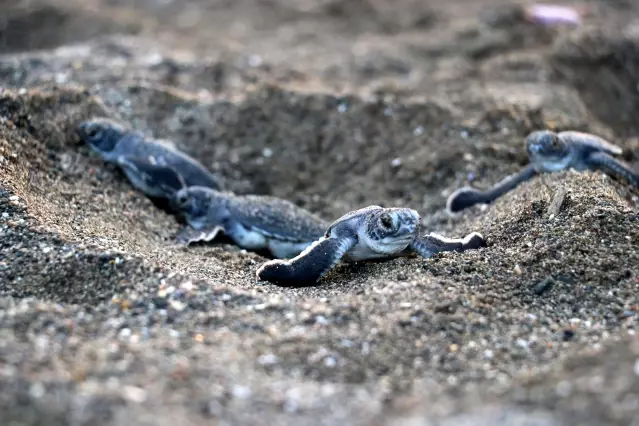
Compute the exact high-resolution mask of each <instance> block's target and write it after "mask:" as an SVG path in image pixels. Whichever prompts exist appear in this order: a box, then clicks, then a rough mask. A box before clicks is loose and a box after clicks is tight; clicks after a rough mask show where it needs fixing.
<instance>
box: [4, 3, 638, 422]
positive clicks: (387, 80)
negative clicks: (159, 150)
mask: <svg viewBox="0 0 639 426" xmlns="http://www.w3.org/2000/svg"><path fill="white" fill-rule="evenodd" d="M14 3H15V4H14ZM14 3H10V4H9V5H8V6H7V11H8V12H7V15H6V19H5V21H6V23H5V25H4V27H1V26H0V40H6V42H5V43H4V44H2V43H0V210H1V211H0V236H1V238H0V244H1V250H0V419H2V422H1V423H2V424H3V425H4V424H7V425H23V424H24V425H40V424H46V425H58V424H59V425H69V424H73V425H93V424H100V425H106V424H109V425H124V424H126V425H129V424H136V425H146V424H148V425H164V424H167V425H169V424H176V423H180V424H195V425H199V424H203V425H204V424H207V425H208V424H262V423H266V424H317V425H335V424H353V425H359V424H362V425H371V424H379V425H382V424H384V425H386V424H389V425H408V424H410V425H413V424H414V425H462V424H463V425H465V424H469V425H470V424H472V425H497V424H500V425H516V424H522V425H523V424H526V425H566V424H583V425H601V424H611V425H613V424H615V425H616V424H619V425H627V424H633V423H632V422H633V421H635V422H636V419H637V418H639V378H638V375H639V367H638V365H639V364H638V361H637V360H639V341H637V339H636V338H635V336H634V334H635V324H636V315H637V313H636V309H637V304H638V301H637V288H638V286H639V245H638V243H639V215H638V204H637V196H638V193H637V191H635V190H632V189H629V188H628V187H627V186H626V185H625V183H624V182H622V181H618V180H615V179H613V178H611V177H608V176H605V175H603V174H601V173H592V172H587V173H577V172H574V171H567V172H561V173H557V174H553V175H544V176H538V177H535V178H534V179H533V180H531V181H530V182H527V183H525V184H523V185H521V186H520V187H519V188H517V189H516V190H514V191H512V192H511V193H509V194H507V195H506V196H504V197H502V198H501V199H499V200H498V201H496V202H495V203H494V204H492V205H490V206H487V207H479V206H478V207H474V208H472V209H469V210H468V211H467V212H464V213H463V214H461V215H458V216H456V217H448V216H447V215H446V214H445V212H444V205H445V200H446V196H447V195H448V194H449V193H451V192H452V191H453V190H455V189H456V188H458V187H460V186H462V185H468V184H470V185H473V186H475V187H478V188H488V187H489V186H490V185H492V184H493V183H494V182H496V181H498V180H500V179H502V178H503V177H504V176H506V175H508V174H510V173H513V172H515V171H517V170H519V169H520V168H521V167H522V166H523V165H524V164H525V163H526V156H525V152H524V150H523V140H524V137H525V136H526V134H527V133H529V132H530V131H532V130H536V129H540V128H550V129H553V130H558V131H560V130H567V129H571V130H580V131H589V132H593V133H596V134H599V135H601V136H603V137H606V138H608V139H609V140H610V141H612V142H614V143H615V144H617V145H619V146H621V147H622V148H623V149H624V153H623V155H622V157H623V159H624V160H625V161H627V162H628V163H629V164H631V165H632V166H633V167H635V168H639V160H637V158H639V142H638V141H639V139H637V138H636V132H637V122H636V119H635V117H636V112H637V105H638V102H639V96H638V95H637V92H636V85H637V83H638V76H639V67H638V65H637V64H638V63H639V52H637V49H636V45H637V44H636V43H637V32H636V31H635V30H633V28H634V26H636V23H633V22H632V20H631V18H632V16H633V13H634V16H636V12H637V10H639V9H637V6H636V5H634V4H633V3H631V2H627V3H620V2H617V3H615V4H614V5H610V4H609V3H608V2H601V1H600V2H596V1H593V2H589V6H590V15H588V17H587V18H586V20H585V21H584V24H583V25H582V26H581V27H578V28H569V27H556V28H555V27H553V28H546V27H540V26H536V25H534V24H532V23H530V22H528V21H526V20H525V19H523V18H522V15H521V9H520V8H518V7H516V6H506V3H505V2H499V1H485V0H483V1H475V2H468V1H464V0H456V1H452V2H448V3H447V4H445V5H443V4H441V5H440V4H439V3H436V2H415V1H408V0H406V1H399V2H390V1H381V0H380V1H377V0H360V1H351V0H344V1H334V2H315V1H310V0H309V1H306V0H301V1H296V2H283V1H279V0H275V1H273V2H269V4H268V5H266V4H264V3H263V2H255V1H249V0H243V1H237V2H232V3H227V2H203V1H196V0H192V1H174V2H157V3H154V2H142V1H134V2H118V1H98V0H93V1H91V2H88V3H87V2H77V4H76V2H75V1H71V2H68V1H67V2H54V1H49V2H44V1H38V2H31V3H30V5H29V7H25V6H23V5H20V4H19V3H18V2H14ZM20 34H27V35H28V36H26V35H25V36H23V37H22V38H20V39H19V38H17V37H19V35H20ZM54 35H55V36H54ZM96 115H100V116H109V117H111V118H114V119H118V120H121V121H122V122H124V123H126V124H127V125H129V126H131V127H133V128H135V129H137V130H140V131H142V132H144V133H146V134H147V135H149V136H154V137H157V138H166V139H170V140H172V141H173V142H174V143H175V144H176V146H177V147H178V148H180V149H182V150H184V151H185V152H188V153H189V154H191V155H193V156H195V157H196V158H198V159H199V160H201V161H202V163H203V164H205V165H206V166H207V167H209V168H210V169H211V170H214V171H216V172H218V173H219V174H221V175H222V176H223V177H224V179H225V180H226V182H227V184H228V185H229V187H230V188H232V189H233V190H234V191H236V192H238V193H257V194H270V195H275V196H278V197H282V198H286V199H288V200H290V201H292V202H294V203H296V204H298V205H300V206H302V207H304V208H306V209H309V210H311V211H313V212H314V213H316V214H318V215H320V216H322V217H323V218H325V219H326V220H334V219H336V218H337V217H339V216H341V215H342V214H344V213H345V212H347V211H349V210H352V209H356V208H360V207H364V206H367V205H370V204H379V205H382V206H387V207H391V206H405V207H411V208H414V209H417V210H418V211H419V212H420V214H421V215H422V226H423V228H424V230H425V231H427V232H431V231H432V232H437V233H440V234H443V235H446V236H449V237H460V236H463V235H465V234H467V233H469V232H472V231H478V232H480V233H482V234H483V235H484V236H485V237H486V238H487V239H488V247H486V248H483V249H480V250H473V251H468V252H465V253H444V254H439V255H436V256H434V257H433V258H431V259H422V258H419V257H415V256H413V257H407V258H401V259H394V260H390V261H385V262H368V263H359V264H344V265H340V266H338V267H336V268H335V269H334V270H332V271H331V272H330V273H329V274H327V275H326V276H325V277H324V278H323V279H322V280H321V281H320V282H319V283H318V284H317V285H316V286H310V287H304V288H282V287H278V286H275V285H271V284H268V283H264V282H257V281H256V278H255V271H256V269H257V267H258V266H259V265H260V264H261V263H262V262H264V261H265V260H266V259H265V258H264V257H262V256H261V255H259V254H257V253H252V252H247V251H244V250H241V249H239V248H237V247H235V246H233V245H230V244H229V243H228V242H216V243H212V244H206V245H204V244H202V245H195V246H191V247H189V248H183V247H179V246H177V245H176V244H174V242H173V238H174V236H175V234H176V233H177V232H178V231H179V229H180V227H181V226H182V225H181V224H180V223H179V222H178V221H177V220H176V219H175V218H174V217H173V216H171V215H169V214H167V213H166V212H164V211H163V210H161V209H160V208H158V207H157V206H155V205H154V204H153V203H152V202H151V201H149V200H148V199H146V198H145V197H144V196H143V195H141V194H140V193H138V192H136V191H135V190H134V189H133V188H132V187H131V186H130V185H129V184H128V182H127V181H126V179H125V178H124V177H123V175H122V173H120V172H119V171H118V170H116V169H115V168H114V167H112V166H108V165H105V164H104V162H103V161H102V160H101V159H99V158H98V157H97V156H96V155H95V154H93V153H91V152H90V150H89V149H88V147H86V146H84V145H83V144H82V143H81V142H80V141H79V140H78V137H77V136H76V134H75V131H74V128H75V126H76V124H77V122H78V121H79V120H82V119H86V118H88V117H92V116H96ZM564 192H565V194H566V195H565V199H564V201H563V203H561V204H560V205H559V208H558V209H557V205H555V204H553V201H554V200H556V198H557V197H558V196H559V195H558V194H562V193H564Z"/></svg>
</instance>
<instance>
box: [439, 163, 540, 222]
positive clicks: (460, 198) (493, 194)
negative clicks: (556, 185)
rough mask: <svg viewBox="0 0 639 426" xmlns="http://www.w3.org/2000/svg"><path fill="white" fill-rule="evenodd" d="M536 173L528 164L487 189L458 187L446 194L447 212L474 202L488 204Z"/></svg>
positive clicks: (469, 205) (455, 210) (465, 207)
mask: <svg viewBox="0 0 639 426" xmlns="http://www.w3.org/2000/svg"><path fill="white" fill-rule="evenodd" d="M536 173H537V172H536V171H535V168H534V167H533V166H532V165H528V166H526V167H525V168H524V169H522V170H521V171H519V172H518V173H515V174H513V175H510V176H508V177H506V178H505V179H504V180H502V181H501V182H499V183H497V184H495V185H494V186H493V187H492V188H490V189H489V190H487V191H478V190H476V189H473V188H470V187H463V188H460V189H458V190H457V191H455V192H453V193H452V194H450V195H449V196H448V200H447V201H446V210H447V211H448V212H449V213H457V212H460V211H461V210H464V209H467V208H469V207H472V206H474V205H475V204H490V203H492V202H493V201H495V200H496V199H497V198H499V197H501V196H502V195H504V194H506V193H507V192H509V191H512V190H513V189H515V188H516V187H517V186H519V185H520V184H521V183H522V182H525V181H527V180H529V179H530V178H532V177H533V176H534V175H535V174H536Z"/></svg>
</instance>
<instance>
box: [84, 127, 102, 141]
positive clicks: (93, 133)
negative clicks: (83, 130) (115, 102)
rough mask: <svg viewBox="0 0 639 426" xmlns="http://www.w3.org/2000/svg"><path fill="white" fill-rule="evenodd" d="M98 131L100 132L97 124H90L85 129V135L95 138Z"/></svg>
mask: <svg viewBox="0 0 639 426" xmlns="http://www.w3.org/2000/svg"><path fill="white" fill-rule="evenodd" d="M98 133H100V129H98V128H97V126H90V127H89V128H88V129H87V135H88V136H89V137H90V138H95V137H96V136H97V135H98Z"/></svg>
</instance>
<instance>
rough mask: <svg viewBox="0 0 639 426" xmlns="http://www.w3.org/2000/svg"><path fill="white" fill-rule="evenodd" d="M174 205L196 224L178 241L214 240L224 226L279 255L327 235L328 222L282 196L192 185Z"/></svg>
mask: <svg viewBox="0 0 639 426" xmlns="http://www.w3.org/2000/svg"><path fill="white" fill-rule="evenodd" d="M172 204H173V208H174V209H176V210H177V211H179V212H181V213H182V214H183V216H184V217H185V219H186V222H187V223H188V224H189V226H190V227H191V228H186V229H184V230H183V231H181V232H180V233H179V234H178V236H177V238H176V239H177V242H178V243H180V244H185V245H188V244H190V243H192V242H198V241H211V240H213V239H214V238H215V237H216V236H217V235H218V234H219V233H220V232H223V233H224V234H225V235H227V236H228V237H230V238H231V239H232V240H233V242H235V244H237V245H238V246H240V247H242V248H245V249H247V250H269V251H270V252H271V254H272V255H273V257H275V258H291V257H294V256H297V255H298V254H299V253H300V252H301V251H303V250H304V249H305V248H306V247H308V246H309V245H311V244H312V243H313V241H315V240H317V239H318V238H320V237H321V236H322V235H324V231H325V230H326V228H327V227H328V222H326V221H324V220H322V219H321V218H319V217H317V216H315V215H313V214H312V213H310V212H308V211H307V210H305V209H303V208H301V207H298V206H296V205H295V204H293V203H291V202H289V201H286V200H282V199H280V198H276V197H270V196H260V195H235V194H232V193H230V192H220V191H215V190H213V189H210V188H205V187H198V186H192V187H188V188H183V189H181V190H179V191H178V192H177V193H176V194H175V196H174V198H173V200H172Z"/></svg>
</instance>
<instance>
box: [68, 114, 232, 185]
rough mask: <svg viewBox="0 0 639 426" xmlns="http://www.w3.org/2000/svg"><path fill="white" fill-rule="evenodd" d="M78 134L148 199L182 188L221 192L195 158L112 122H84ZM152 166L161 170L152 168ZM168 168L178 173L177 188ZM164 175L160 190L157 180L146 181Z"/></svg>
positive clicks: (96, 119) (100, 120) (209, 174)
mask: <svg viewBox="0 0 639 426" xmlns="http://www.w3.org/2000/svg"><path fill="white" fill-rule="evenodd" d="M77 132H78V134H79V136H80V138H81V139H82V140H83V141H84V142H86V143H87V144H88V145H89V146H90V147H91V148H92V149H93V150H94V151H95V152H97V153H98V154H100V155H101V156H102V158H103V159H104V160H105V161H107V162H110V163H114V164H117V165H118V166H119V167H120V168H121V169H122V171H123V172H124V173H125V174H126V176H127V177H128V178H129V180H130V181H131V184H132V185H133V186H134V187H136V188H137V189H139V190H140V191H142V192H144V193H145V194H146V195H148V196H149V197H159V198H171V197H172V196H173V195H174V193H175V190H178V189H180V188H182V187H184V186H205V187H209V188H212V189H218V190H219V189H221V185H220V183H219V181H218V179H217V178H216V177H215V176H214V175H213V174H212V173H211V172H209V171H208V170H207V169H206V168H205V167H204V166H203V165H201V164H200V163H199V162H197V160H195V159H194V158H192V157H190V156H188V155H187V154H185V153H183V152H180V151H178V150H177V149H173V148H171V147H169V146H166V144H163V143H161V142H160V141H159V140H157V139H149V138H145V137H144V135H143V134H142V133H140V132H136V131H132V130H129V129H126V128H125V127H124V126H122V125H121V124H118V123H117V122H115V121H113V120H111V119H108V118H94V119H91V120H87V121H83V122H81V123H79V125H78V127H77ZM152 166H164V167H163V168H162V167H161V168H158V169H153V167H152ZM169 169H173V170H174V171H175V172H177V175H178V177H179V179H180V180H181V186H179V187H178V183H177V182H176V181H175V178H176V175H175V174H173V173H172V172H171V171H170V170H169ZM164 172H165V173H167V175H166V176H165V177H166V178H168V179H169V181H166V182H165V181H163V180H160V181H159V182H161V184H166V185H165V186H164V187H163V188H160V187H159V186H158V181H154V180H150V179H149V176H155V177H156V178H162V173H164ZM171 188H173V189H174V190H172V189H171ZM167 191H168V192H167Z"/></svg>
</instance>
